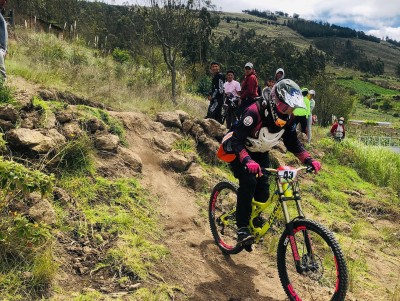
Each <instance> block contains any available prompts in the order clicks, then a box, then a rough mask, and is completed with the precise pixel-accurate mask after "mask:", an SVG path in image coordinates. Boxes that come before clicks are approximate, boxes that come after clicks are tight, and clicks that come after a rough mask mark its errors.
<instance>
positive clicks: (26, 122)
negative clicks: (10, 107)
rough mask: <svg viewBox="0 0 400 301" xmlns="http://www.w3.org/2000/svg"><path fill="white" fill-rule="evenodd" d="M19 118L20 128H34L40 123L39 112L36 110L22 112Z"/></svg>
mask: <svg viewBox="0 0 400 301" xmlns="http://www.w3.org/2000/svg"><path fill="white" fill-rule="evenodd" d="M21 118H22V121H21V127H22V128H27V129H34V128H37V127H39V125H40V114H39V112H38V111H30V112H23V113H22V114H21Z"/></svg>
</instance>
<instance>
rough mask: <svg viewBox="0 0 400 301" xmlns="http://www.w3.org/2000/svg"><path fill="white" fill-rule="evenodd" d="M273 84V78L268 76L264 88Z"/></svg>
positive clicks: (270, 87)
mask: <svg viewBox="0 0 400 301" xmlns="http://www.w3.org/2000/svg"><path fill="white" fill-rule="evenodd" d="M274 85H275V80H274V78H273V77H270V78H268V80H267V82H266V83H265V88H269V89H272V87H273V86H274Z"/></svg>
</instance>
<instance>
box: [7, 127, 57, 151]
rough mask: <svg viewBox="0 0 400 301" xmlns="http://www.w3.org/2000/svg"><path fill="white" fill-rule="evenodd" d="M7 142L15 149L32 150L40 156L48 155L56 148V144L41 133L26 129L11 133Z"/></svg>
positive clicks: (8, 134) (15, 130)
mask: <svg viewBox="0 0 400 301" xmlns="http://www.w3.org/2000/svg"><path fill="white" fill-rule="evenodd" d="M7 140H8V142H9V143H10V144H11V145H12V146H13V147H16V148H18V147H21V148H23V149H30V150H32V151H34V152H37V153H39V154H42V153H47V152H48V151H49V150H50V149H51V148H53V147H54V146H55V142H54V141H53V140H52V139H51V138H49V137H46V136H45V135H43V134H42V133H41V132H39V131H37V130H31V129H24V128H19V129H14V130H11V131H9V132H8V133H7Z"/></svg>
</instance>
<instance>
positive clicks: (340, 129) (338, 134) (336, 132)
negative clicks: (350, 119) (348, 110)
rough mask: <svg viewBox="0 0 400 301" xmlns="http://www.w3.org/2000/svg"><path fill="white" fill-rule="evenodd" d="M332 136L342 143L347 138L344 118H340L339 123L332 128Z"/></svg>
mask: <svg viewBox="0 0 400 301" xmlns="http://www.w3.org/2000/svg"><path fill="white" fill-rule="evenodd" d="M331 135H332V137H333V138H334V139H335V140H336V141H339V142H340V141H342V140H343V139H344V137H345V136H346V129H345V128H344V118H343V117H340V118H339V121H338V122H335V123H334V124H333V125H332V128H331Z"/></svg>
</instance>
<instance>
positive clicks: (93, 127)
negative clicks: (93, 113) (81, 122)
mask: <svg viewBox="0 0 400 301" xmlns="http://www.w3.org/2000/svg"><path fill="white" fill-rule="evenodd" d="M85 128H86V130H87V131H88V132H89V133H92V134H94V133H96V132H97V131H104V130H105V128H106V125H105V124H104V122H102V121H101V120H99V119H97V118H95V117H93V118H90V119H89V120H87V121H86V122H85Z"/></svg>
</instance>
